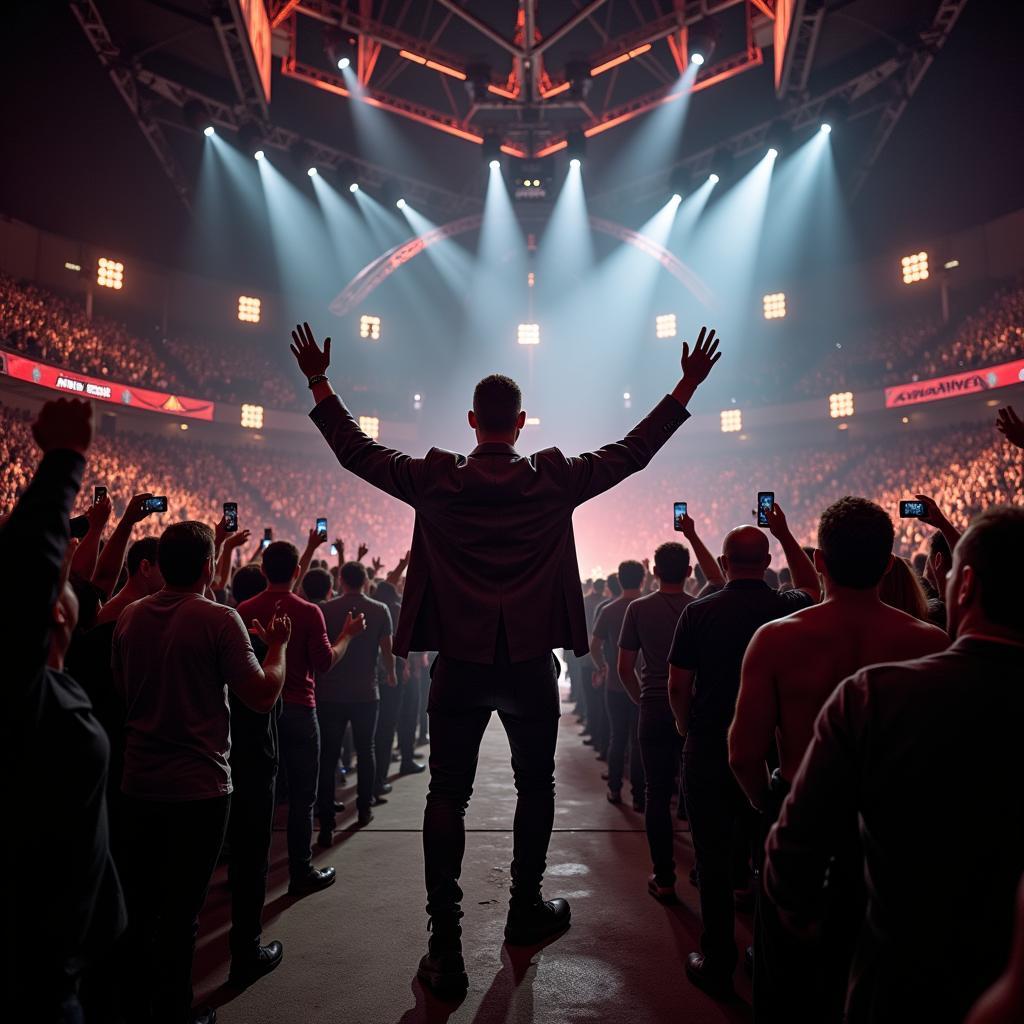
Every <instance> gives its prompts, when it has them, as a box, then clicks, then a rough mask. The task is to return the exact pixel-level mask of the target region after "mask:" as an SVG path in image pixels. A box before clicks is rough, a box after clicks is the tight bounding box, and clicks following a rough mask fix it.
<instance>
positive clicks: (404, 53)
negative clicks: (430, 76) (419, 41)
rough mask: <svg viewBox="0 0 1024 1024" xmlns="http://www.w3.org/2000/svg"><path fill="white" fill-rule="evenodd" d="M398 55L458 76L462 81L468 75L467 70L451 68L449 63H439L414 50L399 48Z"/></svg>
mask: <svg viewBox="0 0 1024 1024" xmlns="http://www.w3.org/2000/svg"><path fill="white" fill-rule="evenodd" d="M398 56H399V57H404V58H405V59H406V60H411V61H412V62H413V64H422V65H423V66H424V67H428V68H430V69H431V70H432V71H440V72H441V74H442V75H449V76H450V77H451V78H457V79H458V80H459V81H460V82H464V81H465V80H466V77H467V76H466V72H465V71H459V69H458V68H451V67H449V66H448V65H447V64H439V63H438V62H437V61H436V60H430V59H429V58H427V57H421V56H420V55H419V54H418V53H413V52H412V50H399V51H398Z"/></svg>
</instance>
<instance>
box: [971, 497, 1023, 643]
mask: <svg viewBox="0 0 1024 1024" xmlns="http://www.w3.org/2000/svg"><path fill="white" fill-rule="evenodd" d="M956 550H957V552H958V554H959V555H960V564H961V565H969V566H970V567H971V568H972V569H973V570H974V575H975V576H976V577H977V580H978V586H979V587H981V607H982V611H984V613H985V617H986V618H987V619H988V620H989V622H991V623H993V624H994V625H997V626H1006V627H1008V628H1009V629H1013V630H1016V631H1017V632H1021V633H1024V601H1022V600H1021V599H1020V581H1021V579H1022V578H1024V508H1019V507H1017V506H1012V505H999V506H996V507H995V508H990V509H987V510H986V511H985V512H982V513H981V515H980V516H975V518H974V519H972V520H971V524H970V526H968V527H967V529H966V530H965V531H964V534H963V536H962V537H961V538H960V540H959V541H957V545H956Z"/></svg>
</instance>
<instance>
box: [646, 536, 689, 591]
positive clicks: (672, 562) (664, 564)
mask: <svg viewBox="0 0 1024 1024" xmlns="http://www.w3.org/2000/svg"><path fill="white" fill-rule="evenodd" d="M654 568H655V569H657V570H658V578H659V579H660V580H661V582H662V583H670V584H672V583H682V582H683V580H685V579H686V570H687V569H689V568H690V551H689V549H688V548H687V547H686V546H685V545H684V544H680V543H679V542H678V541H675V540H669V541H666V542H665V543H664V544H659V545H658V547H657V548H656V549H655V551H654Z"/></svg>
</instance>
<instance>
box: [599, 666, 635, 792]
mask: <svg viewBox="0 0 1024 1024" xmlns="http://www.w3.org/2000/svg"><path fill="white" fill-rule="evenodd" d="M610 671H614V669H610ZM604 706H605V711H606V712H607V715H608V788H609V789H610V790H613V791H614V792H616V793H617V792H618V791H619V790H621V789H622V776H623V774H624V772H625V767H626V756H627V754H628V756H629V786H630V789H631V790H632V791H633V799H634V800H637V799H639V798H640V797H641V796H642V795H643V792H644V766H643V762H642V760H641V758H640V744H639V743H637V740H636V729H637V706H636V705H635V704H634V703H633V701H632V700H631V699H630V697H629V694H628V693H626V692H625V691H623V690H609V689H608V688H607V687H605V692H604Z"/></svg>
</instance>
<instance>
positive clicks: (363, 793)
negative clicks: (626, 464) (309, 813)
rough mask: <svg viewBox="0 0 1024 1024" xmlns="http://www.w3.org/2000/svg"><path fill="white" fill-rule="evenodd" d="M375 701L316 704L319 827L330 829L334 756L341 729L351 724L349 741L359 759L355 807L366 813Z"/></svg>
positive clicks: (371, 777) (337, 752) (372, 770)
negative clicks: (318, 731)
mask: <svg viewBox="0 0 1024 1024" xmlns="http://www.w3.org/2000/svg"><path fill="white" fill-rule="evenodd" d="M378 703H379V702H378V701H375V700H367V701H346V702H344V703H337V704H335V703H327V702H326V701H324V702H322V703H321V704H320V707H319V708H318V709H317V713H318V714H319V716H320V731H321V734H322V736H323V744H322V749H321V752H320V799H319V801H318V806H319V810H320V827H321V828H334V820H335V819H334V783H335V778H336V774H337V771H338V757H339V755H340V754H341V744H342V741H343V740H344V738H345V728H346V726H347V725H348V724H349V723H350V722H351V723H352V740H353V743H354V744H355V748H356V757H358V758H359V784H358V786H357V789H356V807H357V808H358V809H359V810H360V811H365V810H369V808H370V805H371V804H372V803H373V791H374V789H375V787H376V774H377V773H376V767H375V765H374V751H373V741H374V732H375V731H376V728H377V704H378Z"/></svg>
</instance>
